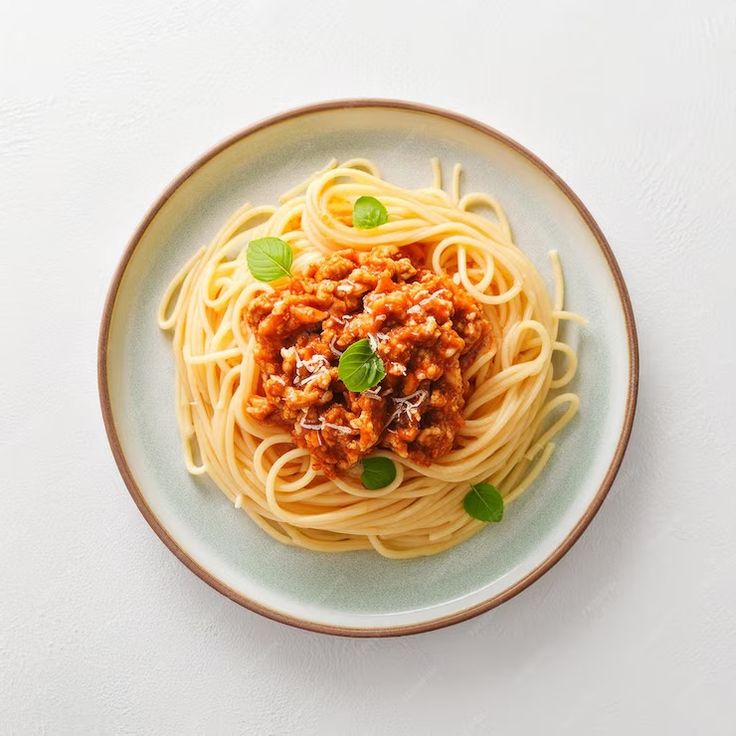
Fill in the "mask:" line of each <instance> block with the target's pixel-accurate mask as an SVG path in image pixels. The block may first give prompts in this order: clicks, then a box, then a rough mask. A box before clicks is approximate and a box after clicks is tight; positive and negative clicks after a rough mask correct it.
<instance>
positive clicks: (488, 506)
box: [463, 483, 503, 521]
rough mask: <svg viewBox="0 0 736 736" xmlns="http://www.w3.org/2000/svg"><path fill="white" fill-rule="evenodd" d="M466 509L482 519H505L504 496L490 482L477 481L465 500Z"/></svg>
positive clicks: (476, 517) (473, 515) (474, 516)
mask: <svg viewBox="0 0 736 736" xmlns="http://www.w3.org/2000/svg"><path fill="white" fill-rule="evenodd" d="M463 506H464V508H465V511H467V512H468V514H470V516H472V517H473V518H474V519H480V520H481V521H501V519H503V496H501V494H500V493H499V492H498V489H497V488H496V487H495V486H492V485H491V484H490V483H476V484H475V485H474V486H470V491H469V492H468V494H467V495H466V496H465V498H464V500H463Z"/></svg>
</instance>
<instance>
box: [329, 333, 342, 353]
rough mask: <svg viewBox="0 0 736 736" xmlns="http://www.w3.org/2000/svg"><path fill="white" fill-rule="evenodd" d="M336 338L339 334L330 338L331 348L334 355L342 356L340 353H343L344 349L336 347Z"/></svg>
mask: <svg viewBox="0 0 736 736" xmlns="http://www.w3.org/2000/svg"><path fill="white" fill-rule="evenodd" d="M336 339H337V335H333V337H332V339H331V340H330V350H332V354H333V355H337V356H340V355H342V353H343V351H342V350H338V349H337V348H336V347H335V340H336Z"/></svg>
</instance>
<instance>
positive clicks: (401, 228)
mask: <svg viewBox="0 0 736 736" xmlns="http://www.w3.org/2000/svg"><path fill="white" fill-rule="evenodd" d="M433 171H434V181H433V185H432V186H431V187H428V188H424V189H420V190H414V191H408V190H405V189H402V188H401V187H398V186H395V185H393V184H390V183H389V182H387V181H384V180H383V179H381V178H380V175H379V173H378V171H377V169H376V167H375V165H374V164H373V163H371V162H370V161H368V160H365V159H354V160H351V161H346V162H344V163H343V164H341V165H338V164H337V162H336V161H332V162H330V164H329V165H328V166H327V167H326V168H325V169H323V170H321V171H319V172H317V173H315V174H314V175H313V176H311V177H310V178H309V179H308V180H307V181H305V182H303V183H302V184H300V185H298V186H296V187H294V188H293V189H292V190H290V191H289V192H287V193H285V194H284V195H283V196H282V197H281V198H280V205H279V206H278V207H271V206H259V207H253V206H251V205H250V204H245V205H243V206H242V207H241V208H240V209H239V210H238V211H237V212H235V213H234V214H233V215H232V216H231V218H230V219H229V220H228V221H227V222H226V223H225V224H224V225H223V227H222V228H221V230H220V232H219V233H218V234H217V235H216V237H215V238H214V240H213V241H212V242H211V243H210V244H209V245H208V246H205V247H202V248H200V250H198V251H197V252H196V253H195V254H194V255H193V256H192V258H191V259H190V260H189V261H188V262H187V263H186V264H185V265H184V266H183V268H182V269H181V270H180V271H179V273H178V274H176V276H175V277H174V279H173V280H172V281H171V283H170V285H169V287H168V288H167V290H166V292H165V294H164V295H163V298H162V301H161V305H160V308H159V314H158V322H159V325H160V327H161V328H162V329H163V330H173V351H174V356H175V359H176V413H177V420H178V424H179V429H180V433H181V438H182V443H183V451H184V458H185V462H186V466H187V469H188V470H189V472H190V473H192V474H193V475H201V474H204V473H206V474H207V475H209V476H210V477H211V478H212V480H213V481H214V482H215V483H216V485H217V486H218V487H219V488H220V489H221V490H222V491H223V493H225V494H226V495H227V496H228V498H229V499H230V500H231V502H233V503H234V505H235V506H236V507H237V508H242V509H243V510H244V511H245V512H246V513H247V514H248V515H249V516H250V517H251V518H252V519H253V520H254V521H255V522H256V523H257V524H258V525H259V526H260V527H261V528H262V529H264V530H265V531H266V532H267V533H269V534H270V535H271V536H272V537H274V538H275V539H277V540H279V541H280V542H283V543H286V544H292V545H297V546H301V547H305V548H308V549H312V550H319V551H328V552H337V551H347V550H357V549H374V550H376V551H377V552H379V553H380V554H382V555H385V556H387V557H392V558H407V557H416V556H421V555H429V554H434V553H437V552H440V551H442V550H446V549H448V548H450V547H453V546H454V545H456V544H458V543H460V542H462V541H463V540H465V539H468V538H469V537H471V536H472V535H473V534H475V533H476V532H478V531H479V530H480V529H481V528H482V527H483V526H484V523H483V522H482V521H479V520H477V519H475V518H473V517H471V516H470V515H468V513H466V511H465V509H464V508H463V498H464V496H465V495H466V494H467V493H468V489H469V488H470V486H471V484H475V483H478V482H485V481H488V482H490V483H492V484H493V485H494V486H496V487H497V488H498V489H500V491H501V493H502V495H503V497H504V502H505V503H509V502H510V501H512V500H513V499H514V498H516V497H518V496H519V495H520V494H521V493H523V492H524V491H525V490H526V489H527V488H528V487H529V486H530V485H531V484H532V483H533V482H534V480H535V479H536V478H537V476H538V475H539V474H540V472H542V470H543V468H544V466H545V465H546V463H547V461H548V460H549V458H550V456H551V455H552V453H553V451H554V447H555V446H554V443H553V441H552V440H553V438H554V436H555V435H556V434H557V433H558V432H559V431H560V430H561V429H562V428H563V427H564V426H565V425H566V424H567V423H568V422H569V421H570V420H571V419H572V418H573V416H574V415H575V413H576V412H577V409H578V405H579V399H578V396H577V395H576V394H574V393H571V392H564V393H561V392H560V391H559V390H560V389H562V388H563V387H565V386H566V385H567V384H568V383H569V382H570V381H571V380H572V379H573V377H574V375H575V371H576V367H577V356H576V354H575V351H574V350H573V349H572V348H571V347H570V346H569V345H567V344H566V343H564V342H562V341H561V340H560V339H559V337H558V329H559V325H560V322H561V321H563V320H575V321H577V322H581V323H584V320H583V319H582V318H581V317H579V316H578V315H576V314H574V313H572V312H568V311H565V310H564V308H563V301H564V285H563V277H562V270H561V266H560V262H559V258H558V256H557V253H556V252H555V251H551V252H550V259H551V263H552V270H553V274H554V281H555V293H554V298H553V299H550V297H549V295H548V293H547V291H546V289H545V286H544V283H543V281H542V278H541V277H540V275H539V273H538V272H537V270H536V269H535V267H534V266H533V264H532V263H531V261H530V260H529V259H528V257H527V256H526V255H525V254H524V253H523V252H522V251H521V250H520V249H519V248H518V247H517V246H516V245H515V244H514V242H513V240H512V236H511V229H510V226H509V223H508V220H507V218H506V215H505V214H504V211H503V209H502V208H501V206H500V205H499V203H498V202H497V201H496V200H495V199H494V198H493V197H491V196H489V195H487V194H483V193H470V194H466V195H465V196H461V193H460V176H461V169H460V167H459V166H456V167H455V169H454V171H453V177H452V184H451V186H450V191H449V193H448V192H446V191H445V190H443V188H442V177H441V171H440V167H439V162H438V161H437V160H433ZM365 196H368V197H375V198H376V199H378V200H380V202H381V203H382V204H383V205H384V206H385V209H386V211H387V213H388V220H387V221H386V222H385V223H383V224H380V225H379V226H377V227H374V228H372V229H365V230H364V229H359V228H356V227H353V226H352V224H351V223H350V219H349V215H350V212H351V211H352V209H353V205H354V203H355V201H356V199H358V198H359V197H365ZM478 208H485V209H488V210H490V211H491V212H492V213H493V216H492V217H485V216H482V215H481V214H479V213H478V212H477V211H476V210H477V209H478ZM265 237H276V238H279V239H281V240H282V241H284V242H285V243H287V244H288V245H289V246H290V248H291V250H292V252H293V254H294V256H293V264H292V273H294V274H296V275H299V274H306V273H307V272H309V273H314V272H315V269H316V268H317V267H318V266H317V264H319V263H322V262H324V261H325V259H328V258H330V257H332V256H334V255H335V254H336V253H338V252H339V251H342V250H343V249H350V250H351V251H354V252H356V253H357V254H373V253H379V252H383V250H385V248H386V247H391V246H392V247H394V248H395V249H399V252H401V253H403V252H404V250H405V251H406V252H409V250H412V251H414V253H415V254H416V251H417V249H419V251H420V255H419V257H420V260H422V262H423V263H422V265H423V268H424V269H425V270H426V271H431V272H432V274H430V275H436V276H437V277H442V278H446V279H451V281H452V283H453V285H454V287H457V289H456V290H460V291H463V292H465V293H466V294H467V295H468V296H469V297H471V298H472V300H474V303H477V304H478V305H479V306H480V308H481V309H482V312H483V318H484V319H485V320H487V322H488V323H489V325H490V332H491V338H492V339H491V340H490V342H489V343H488V346H487V347H486V348H485V349H483V350H481V351H479V352H478V353H477V355H475V354H474V355H471V356H470V357H471V358H472V362H469V363H468V364H464V365H463V370H462V373H463V375H462V378H463V381H464V384H465V386H466V387H467V391H466V399H465V401H464V404H463V405H462V417H461V419H460V421H459V422H458V424H459V427H458V428H457V431H456V434H455V435H454V438H453V439H454V441H453V442H452V446H451V448H450V449H449V451H447V452H445V453H444V454H443V455H442V456H441V457H437V458H434V459H432V460H431V462H429V464H427V462H426V461H425V462H419V461H417V460H415V459H412V455H411V454H407V453H406V452H403V453H402V454H397V452H395V451H393V450H392V449H391V445H387V446H383V447H379V448H378V454H379V455H383V456H385V457H387V458H390V459H391V460H392V461H393V462H394V464H395V467H396V475H395V478H394V479H393V481H392V482H390V483H389V484H388V485H387V486H386V487H384V488H380V489H378V490H369V489H368V488H366V487H364V486H363V485H362V484H361V483H360V480H359V478H358V475H359V473H358V472H357V469H356V468H347V469H345V468H340V469H339V472H337V473H334V472H327V473H326V472H324V468H323V467H322V466H320V463H319V462H315V457H314V455H313V454H312V453H311V452H310V449H309V447H308V446H306V445H305V443H304V442H300V443H297V442H295V437H294V435H293V433H292V432H290V431H288V429H287V428H285V427H284V426H283V425H279V424H278V423H270V422H268V421H259V419H258V418H257V417H254V416H253V414H252V413H251V412H250V411H249V406H252V404H253V402H254V401H262V400H263V397H264V385H265V383H266V381H270V380H277V381H278V382H280V383H284V379H283V378H282V377H281V376H268V375H262V371H261V369H260V367H259V363H258V361H257V360H256V358H255V354H256V353H257V348H258V345H257V339H256V334H254V329H253V322H252V321H251V324H250V326H249V323H248V320H247V319H246V314H247V313H248V310H249V308H250V307H251V306H252V305H253V303H254V301H255V300H257V299H259V298H263V296H264V295H265V296H269V295H274V294H277V293H278V292H277V290H276V289H275V288H274V287H272V286H270V285H269V284H266V283H263V282H260V281H257V280H256V279H255V278H254V277H253V275H252V274H251V273H250V271H249V269H248V265H247V258H246V251H247V246H248V243H249V242H250V241H252V240H253V239H256V238H265ZM402 249H404V250H402ZM397 257H398V256H397ZM424 301H427V299H426V298H425V299H424ZM409 311H411V310H409ZM461 342H462V341H461ZM330 349H331V350H332V351H333V352H334V353H335V356H339V355H340V353H341V352H342V351H341V350H339V349H338V348H337V347H336V345H335V343H334V340H333V341H331V344H330ZM555 352H558V353H560V354H561V355H562V356H563V357H564V359H565V361H564V362H565V367H564V371H563V372H562V375H560V376H555V375H554V370H553V366H552V357H553V354H554V353H555ZM302 362H305V361H302ZM325 362H327V361H325ZM310 370H311V368H310ZM310 379H311V376H309V375H308V376H307V380H310ZM329 380H331V379H328V381H329ZM327 385H329V383H328V384H327ZM372 390H373V391H375V389H372ZM417 393H419V392H415V394H413V395H416V394H417ZM401 401H403V399H401ZM368 403H370V402H368ZM411 407H413V408H414V407H415V404H411ZM394 416H395V415H394ZM301 426H302V427H303V428H305V429H307V430H309V431H313V432H315V436H316V441H319V442H320V445H321V443H322V439H321V438H320V437H319V436H317V434H318V432H319V431H320V430H323V429H324V428H325V426H330V425H329V423H326V422H325V420H324V419H322V420H321V423H317V424H315V420H307V421H304V420H303V421H302V425H301ZM334 426H338V425H334ZM338 429H339V427H338ZM387 448H388V449H387Z"/></svg>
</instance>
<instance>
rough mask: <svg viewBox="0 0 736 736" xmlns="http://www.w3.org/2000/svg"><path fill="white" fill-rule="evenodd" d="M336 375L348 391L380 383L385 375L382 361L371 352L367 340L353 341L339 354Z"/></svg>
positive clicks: (367, 387) (364, 388) (364, 389)
mask: <svg viewBox="0 0 736 736" xmlns="http://www.w3.org/2000/svg"><path fill="white" fill-rule="evenodd" d="M337 375H338V376H339V377H340V380H341V381H342V382H343V383H344V384H345V388H347V390H348V391H356V392H360V391H366V390H367V389H369V388H373V387H374V386H375V385H376V384H378V383H380V382H381V381H382V380H383V379H384V376H385V375H386V370H385V369H384V367H383V361H382V360H381V359H380V358H379V357H378V356H377V355H376V354H375V353H374V352H373V350H372V349H371V344H370V342H368V340H366V339H363V340H358V341H357V342H354V343H353V344H352V345H351V346H350V347H349V348H347V350H345V352H344V353H343V354H342V355H341V356H340V361H339V363H338V364H337Z"/></svg>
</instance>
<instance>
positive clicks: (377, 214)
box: [353, 197, 388, 230]
mask: <svg viewBox="0 0 736 736" xmlns="http://www.w3.org/2000/svg"><path fill="white" fill-rule="evenodd" d="M385 222H388V212H387V211H386V208H385V207H384V206H383V205H382V204H381V203H380V202H379V201H378V200H377V199H376V198H375V197H358V199H356V200H355V205H354V206H353V227H358V228H360V229H361V230H370V229H371V228H374V227H378V226H379V225H383V224H384V223H385Z"/></svg>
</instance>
